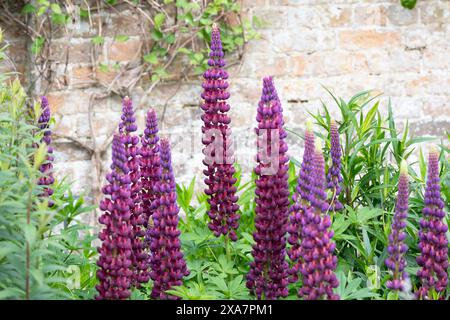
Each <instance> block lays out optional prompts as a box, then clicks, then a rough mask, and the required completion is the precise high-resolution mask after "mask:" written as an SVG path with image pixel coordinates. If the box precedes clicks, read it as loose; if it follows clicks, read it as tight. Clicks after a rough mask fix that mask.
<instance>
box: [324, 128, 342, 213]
mask: <svg viewBox="0 0 450 320" xmlns="http://www.w3.org/2000/svg"><path fill="white" fill-rule="evenodd" d="M330 140H331V148H330V155H331V166H330V168H329V170H328V174H327V187H328V189H329V190H331V199H330V205H331V207H332V210H333V211H340V210H342V209H343V208H344V207H343V205H342V203H341V202H340V201H339V200H338V196H339V194H340V193H341V183H342V174H341V155H342V152H341V143H340V142H339V131H338V126H337V124H336V121H334V119H331V122H330Z"/></svg>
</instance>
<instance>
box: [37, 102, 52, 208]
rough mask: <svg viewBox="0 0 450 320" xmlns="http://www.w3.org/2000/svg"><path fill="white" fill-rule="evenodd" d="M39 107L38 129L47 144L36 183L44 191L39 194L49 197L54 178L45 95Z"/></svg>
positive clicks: (50, 134) (48, 109)
mask: <svg viewBox="0 0 450 320" xmlns="http://www.w3.org/2000/svg"><path fill="white" fill-rule="evenodd" d="M41 109H42V113H41V115H40V117H39V120H38V126H39V129H41V130H42V131H43V133H44V136H43V138H42V141H41V142H43V143H45V144H46V145H47V161H46V162H45V163H43V164H41V166H40V167H39V170H40V171H41V172H42V174H43V176H42V177H39V179H38V184H39V185H41V186H45V187H44V191H43V193H42V195H41V196H43V197H49V196H51V195H52V194H53V189H52V188H50V187H49V186H51V185H52V184H53V183H54V182H55V179H54V178H53V172H52V171H53V164H52V162H53V160H54V158H53V148H52V146H51V143H52V131H51V130H50V128H49V121H50V106H49V104H48V100H47V98H46V97H44V96H43V97H42V98H41ZM53 204H54V203H53V201H51V200H49V202H48V205H49V206H50V207H51V206H53Z"/></svg>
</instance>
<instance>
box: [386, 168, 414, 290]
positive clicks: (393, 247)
mask: <svg viewBox="0 0 450 320" xmlns="http://www.w3.org/2000/svg"><path fill="white" fill-rule="evenodd" d="M408 194H409V188H408V166H407V164H406V161H405V160H402V163H401V166H400V177H399V179H398V195H397V203H396V205H395V214H394V220H393V221H392V226H391V233H390V235H389V246H388V258H387V259H386V261H385V264H386V266H387V267H388V268H389V269H390V270H391V272H392V278H391V279H390V280H389V281H388V282H387V284H386V286H387V287H388V288H389V289H391V290H396V291H403V290H404V289H405V281H407V279H408V274H407V273H406V271H405V268H406V259H405V254H406V251H407V250H408V246H407V245H406V243H405V238H406V232H405V228H406V219H407V218H408Z"/></svg>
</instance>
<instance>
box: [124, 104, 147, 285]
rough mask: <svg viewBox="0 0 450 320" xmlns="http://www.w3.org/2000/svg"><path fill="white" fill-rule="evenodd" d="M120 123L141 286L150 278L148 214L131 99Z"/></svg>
mask: <svg viewBox="0 0 450 320" xmlns="http://www.w3.org/2000/svg"><path fill="white" fill-rule="evenodd" d="M121 120H122V121H121V122H120V124H119V133H120V137H121V139H122V143H123V144H124V146H125V152H126V155H127V165H128V169H129V176H130V187H131V200H132V201H133V203H134V205H133V207H132V208H131V213H132V215H131V224H132V225H133V232H132V234H131V237H132V243H131V244H132V247H133V254H132V259H131V260H132V263H133V269H134V275H133V285H134V286H136V287H139V286H140V284H141V283H146V282H148V280H149V278H150V277H149V273H148V254H147V253H146V252H145V246H144V241H143V240H144V238H143V237H144V236H145V229H144V225H145V224H146V216H145V214H144V213H143V208H142V199H141V196H142V195H141V181H140V178H141V172H140V154H139V153H140V150H139V146H138V144H139V137H138V136H137V135H136V134H133V133H134V132H135V131H136V130H137V126H136V118H135V116H134V110H133V104H132V102H131V99H130V98H128V97H125V98H124V99H123V108H122V117H121Z"/></svg>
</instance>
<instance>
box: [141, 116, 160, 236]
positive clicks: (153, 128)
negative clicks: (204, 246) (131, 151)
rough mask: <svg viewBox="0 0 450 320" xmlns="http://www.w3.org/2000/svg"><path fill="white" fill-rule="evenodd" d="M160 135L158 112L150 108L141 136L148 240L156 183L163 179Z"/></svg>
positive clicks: (144, 208) (145, 222)
mask: <svg viewBox="0 0 450 320" xmlns="http://www.w3.org/2000/svg"><path fill="white" fill-rule="evenodd" d="M158 142H159V137H158V120H157V117H156V112H155V110H153V109H150V110H149V111H148V112H147V119H146V128H145V130H144V134H143V136H142V138H141V143H142V147H141V149H140V155H141V162H140V163H141V168H140V169H141V185H142V189H141V197H142V208H143V212H142V214H143V217H144V224H143V226H144V227H145V228H147V232H146V240H147V241H148V237H149V229H150V227H149V226H148V221H149V218H150V217H151V215H152V214H153V211H152V207H151V206H152V203H153V201H154V200H155V192H154V191H153V187H154V185H155V184H156V183H157V182H158V181H159V180H160V179H161V159H160V157H159V143H158Z"/></svg>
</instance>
